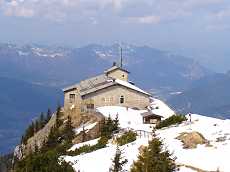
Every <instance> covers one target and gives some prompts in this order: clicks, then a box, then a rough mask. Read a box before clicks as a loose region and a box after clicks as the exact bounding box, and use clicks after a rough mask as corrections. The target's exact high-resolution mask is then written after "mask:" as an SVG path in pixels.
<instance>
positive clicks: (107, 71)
mask: <svg viewBox="0 0 230 172" xmlns="http://www.w3.org/2000/svg"><path fill="white" fill-rule="evenodd" d="M114 70H122V71H124V72H126V73H130V72H129V71H127V70H125V69H123V68H121V67H118V66H113V67H111V68H109V69H107V70H105V73H106V74H108V73H110V72H112V71H114Z"/></svg>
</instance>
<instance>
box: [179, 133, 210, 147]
mask: <svg viewBox="0 0 230 172" xmlns="http://www.w3.org/2000/svg"><path fill="white" fill-rule="evenodd" d="M177 139H178V140H181V141H182V142H183V147H184V148H185V149H194V148H196V147H197V145H198V144H207V143H208V141H207V140H206V139H205V138H204V136H203V135H202V134H200V133H199V132H195V131H194V132H190V133H187V132H184V133H181V134H180V135H179V136H178V137H177Z"/></svg>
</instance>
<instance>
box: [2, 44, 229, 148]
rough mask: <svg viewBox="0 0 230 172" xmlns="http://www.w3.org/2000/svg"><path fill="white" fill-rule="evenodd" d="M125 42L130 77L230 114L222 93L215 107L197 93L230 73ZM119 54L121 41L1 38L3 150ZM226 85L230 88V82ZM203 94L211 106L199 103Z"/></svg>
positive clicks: (177, 99) (162, 93)
mask: <svg viewBox="0 0 230 172" xmlns="http://www.w3.org/2000/svg"><path fill="white" fill-rule="evenodd" d="M122 48H123V61H124V67H125V68H126V69H127V70H129V71H130V72H131V74H130V80H131V81H134V82H135V83H136V84H137V85H138V86H140V87H141V88H143V89H146V90H148V91H149V92H151V93H152V94H153V96H154V97H160V98H161V99H164V100H167V101H168V102H169V104H170V105H171V106H172V107H174V108H175V109H176V110H178V111H179V112H188V111H193V110H194V111H195V112H198V113H199V112H202V113H203V112H205V113H206V112H210V111H212V110H213V108H214V110H215V112H223V111H224V112H223V114H224V115H226V114H227V112H228V107H229V105H228V102H220V101H218V99H216V100H217V101H216V103H215V107H213V106H212V104H211V103H210V101H211V100H208V99H205V98H203V99H202V98H199V97H196V96H195V95H196V94H198V95H202V94H203V93H202V91H206V89H207V87H208V88H209V87H212V88H213V92H214V90H216V89H217V88H215V87H217V86H218V84H216V85H215V84H214V83H215V82H214V81H213V80H218V79H219V78H221V77H222V76H223V77H224V78H225V77H226V76H227V74H216V73H215V72H213V71H212V70H210V69H207V68H206V67H204V66H202V65H201V64H199V62H197V61H195V60H193V59H190V58H186V57H184V56H181V55H177V54H173V53H170V52H168V51H162V50H158V49H155V48H152V47H148V46H134V45H129V44H124V45H122ZM119 59H120V45H118V44H114V45H107V46H105V45H96V44H91V45H87V46H84V47H80V48H67V47H56V46H41V45H34V44H33V45H32V44H31V45H24V46H19V45H13V44H0V88H1V89H0V95H1V96H0V115H1V117H2V119H3V120H1V122H0V126H1V127H0V138H1V140H3V142H2V143H1V144H0V152H6V151H8V150H9V149H10V148H12V146H13V145H15V144H16V143H17V142H18V141H19V139H20V136H21V134H22V133H23V130H24V129H25V126H27V125H28V123H29V122H30V121H31V120H32V119H34V118H35V117H37V116H38V114H39V113H40V112H41V111H46V110H47V108H48V107H50V108H52V109H53V110H54V109H55V107H56V105H57V103H58V102H59V103H62V99H63V98H62V91H61V88H63V87H65V86H67V85H69V84H73V83H76V82H79V81H80V80H82V79H85V78H88V77H92V76H94V75H97V74H99V73H101V72H103V70H105V69H107V68H109V67H110V66H111V65H112V63H113V62H114V61H115V62H117V63H119ZM207 81H210V82H207ZM212 81H213V82H214V83H212ZM226 82H227V81H226ZM226 82H222V84H224V85H226V84H227V83H226ZM209 84H211V85H209ZM197 89H198V90H197ZM218 89H220V88H218ZM199 91H200V92H199ZM221 91H222V92H223V93H224V92H225V91H228V90H227V85H226V87H224V86H223V88H221ZM213 92H211V93H210V95H209V96H211V95H213V97H218V96H220V99H221V95H222V94H218V93H216V94H215V95H214V93H213ZM212 93H213V94H212ZM191 95H192V96H194V98H193V99H191V100H190V99H189V103H190V104H192V105H190V107H191V108H190V109H187V108H184V109H183V108H182V107H187V103H188V101H184V100H185V98H183V97H186V98H188V97H189V98H192V96H191ZM197 99H199V104H202V106H204V107H206V108H207V109H208V110H209V111H207V110H204V111H203V110H202V109H200V108H197V106H195V103H198V101H197ZM223 101H228V99H227V98H226V99H224V100H223ZM193 104H194V105H193ZM206 104H207V105H206ZM209 104H210V105H211V107H210V105H209ZM224 109H225V110H224ZM215 114H216V113H215Z"/></svg>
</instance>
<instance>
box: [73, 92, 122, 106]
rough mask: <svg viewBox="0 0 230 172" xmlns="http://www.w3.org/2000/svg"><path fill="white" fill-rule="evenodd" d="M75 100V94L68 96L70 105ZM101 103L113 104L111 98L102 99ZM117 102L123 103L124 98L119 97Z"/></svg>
mask: <svg viewBox="0 0 230 172" xmlns="http://www.w3.org/2000/svg"><path fill="white" fill-rule="evenodd" d="M75 98H76V95H75V94H70V95H69V101H70V103H73V102H75ZM102 101H103V102H105V103H109V102H113V97H109V98H102ZM119 102H120V104H123V103H125V97H124V96H123V95H122V96H120V99H119Z"/></svg>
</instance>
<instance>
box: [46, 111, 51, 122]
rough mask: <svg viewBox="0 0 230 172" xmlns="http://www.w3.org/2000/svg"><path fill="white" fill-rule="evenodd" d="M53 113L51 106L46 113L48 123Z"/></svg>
mask: <svg viewBox="0 0 230 172" xmlns="http://www.w3.org/2000/svg"><path fill="white" fill-rule="evenodd" d="M51 115H52V112H51V110H50V108H49V109H48V110H47V113H46V123H48V122H49V120H50V118H51Z"/></svg>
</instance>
